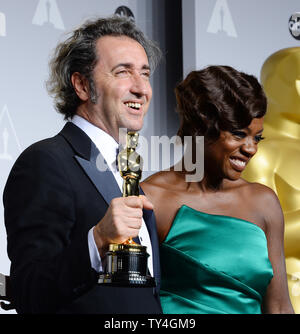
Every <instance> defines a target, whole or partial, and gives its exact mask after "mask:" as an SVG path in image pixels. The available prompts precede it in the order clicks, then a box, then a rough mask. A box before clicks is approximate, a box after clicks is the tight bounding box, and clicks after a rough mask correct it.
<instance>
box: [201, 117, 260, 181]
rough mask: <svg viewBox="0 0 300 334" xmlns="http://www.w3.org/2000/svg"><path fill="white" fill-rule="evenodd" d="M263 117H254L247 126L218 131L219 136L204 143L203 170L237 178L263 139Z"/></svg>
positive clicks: (222, 176) (232, 178)
mask: <svg viewBox="0 0 300 334" xmlns="http://www.w3.org/2000/svg"><path fill="white" fill-rule="evenodd" d="M263 122H264V118H263V117H262V118H254V119H253V120H252V122H251V123H250V125H249V126H248V127H247V128H244V129H239V130H233V131H231V132H229V131H220V137H219V138H218V139H217V140H216V141H214V142H213V143H208V144H206V145H205V153H204V155H205V160H204V164H205V171H206V172H207V173H208V174H211V173H212V172H214V173H216V174H215V175H216V176H218V177H221V178H226V179H229V180H237V179H239V178H240V176H241V173H242V171H243V170H244V169H245V168H246V166H247V164H248V162H249V160H250V159H251V158H252V157H253V156H254V155H255V153H256V152H257V145H258V143H259V142H260V141H261V140H262V139H263V137H262V132H263Z"/></svg>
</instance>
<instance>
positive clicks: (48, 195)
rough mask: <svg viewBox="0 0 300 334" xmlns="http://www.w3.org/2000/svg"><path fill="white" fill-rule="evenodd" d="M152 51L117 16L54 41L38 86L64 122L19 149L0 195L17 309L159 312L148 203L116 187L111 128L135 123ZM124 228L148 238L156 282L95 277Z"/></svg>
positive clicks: (144, 106)
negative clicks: (101, 281)
mask: <svg viewBox="0 0 300 334" xmlns="http://www.w3.org/2000/svg"><path fill="white" fill-rule="evenodd" d="M160 57H161V51H160V49H159V48H158V47H157V45H156V44H155V43H154V42H152V41H150V40H149V39H147V38H146V37H145V35H144V34H143V33H142V32H141V31H140V30H139V29H138V28H137V27H136V26H135V24H134V23H133V22H132V21H130V20H129V19H126V18H121V17H117V16H114V17H109V18H100V19H95V20H92V21H87V22H86V23H84V24H83V25H82V26H80V27H79V28H77V29H76V30H74V31H73V32H72V33H71V35H70V36H69V37H68V38H67V39H66V40H65V41H63V42H61V43H60V44H59V45H58V46H57V48H56V49H55V51H54V54H53V57H52V60H51V61H50V70H51V71H50V77H49V80H48V81H47V88H48V91H49V93H50V94H51V95H52V96H53V97H54V100H55V107H56V109H57V110H58V112H60V113H61V114H63V115H64V118H65V120H67V123H66V125H65V126H64V128H63V129H62V131H61V132H60V133H59V134H58V135H57V136H55V137H53V138H49V139H45V140H43V141H41V142H38V143H35V144H33V145H32V146H30V147H29V148H28V149H26V150H25V151H24V152H23V153H22V154H21V156H20V157H19V158H18V160H17V161H16V163H15V165H14V167H13V169H12V171H11V173H10V175H9V178H8V181H7V184H6V187H5V191H4V197H3V198H4V207H5V224H6V229H7V236H8V255H9V258H10V260H11V273H10V281H11V292H12V299H13V303H14V305H15V306H16V310H17V312H18V313H106V314H107V313H119V314H121V313H122V314H123V313H160V312H161V307H160V302H159V297H158V292H159V284H160V266H159V254H158V240H157V232H156V227H155V221H154V217H153V213H152V208H153V206H152V204H151V203H150V202H149V200H148V199H147V198H146V197H145V196H143V195H141V196H139V197H137V196H130V197H127V198H123V197H122V195H121V187H122V179H121V176H120V174H119V172H118V171H117V168H116V161H115V157H116V150H117V149H118V142H119V129H120V128H126V129H128V130H132V131H138V130H140V129H141V128H142V126H143V120H144V116H145V114H146V113H147V110H148V107H149V104H150V101H151V97H152V89H151V85H150V75H151V73H152V72H153V70H154V69H155V67H156V65H157V64H158V62H159V59H160ZM99 157H101V159H102V160H103V161H105V162H106V164H107V166H108V170H107V171H102V172H101V171H99V168H97V161H98V160H99ZM25 189H26V191H24V190H25ZM128 238H138V242H141V243H142V244H144V245H146V246H147V251H148V253H149V254H150V257H149V263H148V266H149V272H150V274H152V276H154V278H155V281H156V288H127V287H108V286H103V285H98V284H97V278H98V276H99V272H102V271H103V270H104V267H105V261H104V259H105V254H106V252H107V249H108V245H109V244H110V243H122V242H124V241H125V240H127V239H128Z"/></svg>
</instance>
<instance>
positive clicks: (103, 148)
mask: <svg viewBox="0 0 300 334" xmlns="http://www.w3.org/2000/svg"><path fill="white" fill-rule="evenodd" d="M71 121H72V123H73V124H75V125H76V126H78V127H79V128H80V129H81V130H82V131H84V132H85V133H86V134H87V135H88V136H89V138H90V139H91V140H92V142H93V143H94V144H95V145H96V147H97V148H98V150H99V151H100V153H101V154H102V156H103V158H104V159H105V160H106V162H107V164H108V165H110V166H111V165H112V164H113V163H115V161H116V152H117V149H118V148H119V144H118V143H117V142H116V141H115V139H114V138H113V137H112V136H110V135H109V134H108V133H106V132H105V131H103V130H102V129H100V128H98V127H97V126H95V125H94V124H92V123H90V122H88V121H87V120H86V119H84V118H83V117H81V116H78V115H75V116H73V118H72V120H71Z"/></svg>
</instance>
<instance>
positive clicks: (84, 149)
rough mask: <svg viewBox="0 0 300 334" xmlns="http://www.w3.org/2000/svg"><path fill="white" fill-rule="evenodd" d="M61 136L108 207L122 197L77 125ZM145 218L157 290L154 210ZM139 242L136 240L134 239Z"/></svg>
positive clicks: (156, 239) (147, 213)
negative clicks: (115, 199) (113, 200)
mask: <svg viewBox="0 0 300 334" xmlns="http://www.w3.org/2000/svg"><path fill="white" fill-rule="evenodd" d="M59 135H62V136H63V137H64V138H65V139H66V140H67V141H68V142H69V144H70V145H71V146H72V147H73V149H74V151H75V155H74V157H75V159H76V160H77V162H78V163H79V165H80V166H81V168H82V169H83V171H84V172H85V174H86V175H87V176H88V178H89V179H90V181H91V182H92V183H93V184H94V186H95V187H96V189H97V190H98V192H99V193H100V194H101V196H102V197H103V198H104V200H105V201H106V203H107V205H109V203H110V202H111V200H112V199H113V198H116V197H122V193H121V191H120V188H119V186H118V184H117V182H116V180H115V178H114V176H113V174H112V172H111V171H110V170H109V169H108V168H107V169H106V170H105V171H102V168H101V170H99V168H98V167H97V165H98V164H99V163H101V167H103V166H104V165H103V162H104V163H105V160H104V158H103V157H102V155H101V153H100V152H99V150H98V149H97V147H96V145H95V144H94V143H93V142H92V141H91V139H90V138H89V137H88V136H87V135H86V134H85V133H84V132H83V131H82V130H81V129H79V128H78V127H77V126H76V125H74V124H73V123H71V122H68V123H67V124H66V125H65V127H64V128H63V129H62V131H61V132H60V134H59ZM140 194H141V195H144V192H143V190H142V189H141V188H140ZM143 214H144V215H143V218H144V221H145V224H146V226H147V229H148V232H149V236H150V240H151V244H152V252H153V270H154V277H155V279H156V283H157V289H159V286H160V261H159V242H158V237H157V230H156V223H155V217H154V213H153V211H152V210H143ZM133 240H134V241H135V242H138V243H139V241H138V240H136V238H134V239H133Z"/></svg>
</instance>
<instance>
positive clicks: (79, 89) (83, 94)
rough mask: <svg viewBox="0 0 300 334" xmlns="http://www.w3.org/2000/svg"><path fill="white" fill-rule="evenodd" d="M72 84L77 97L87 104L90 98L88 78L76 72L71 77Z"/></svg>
mask: <svg viewBox="0 0 300 334" xmlns="http://www.w3.org/2000/svg"><path fill="white" fill-rule="evenodd" d="M71 82H72V85H73V87H74V90H75V92H76V94H77V96H78V97H79V98H80V100H82V101H84V102H86V101H87V100H88V99H89V97H90V93H89V83H88V80H87V79H86V77H84V76H83V75H82V74H80V73H79V72H74V73H73V74H72V76H71Z"/></svg>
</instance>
